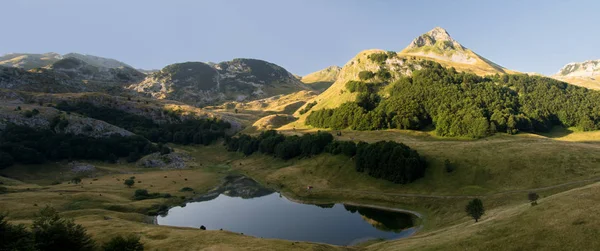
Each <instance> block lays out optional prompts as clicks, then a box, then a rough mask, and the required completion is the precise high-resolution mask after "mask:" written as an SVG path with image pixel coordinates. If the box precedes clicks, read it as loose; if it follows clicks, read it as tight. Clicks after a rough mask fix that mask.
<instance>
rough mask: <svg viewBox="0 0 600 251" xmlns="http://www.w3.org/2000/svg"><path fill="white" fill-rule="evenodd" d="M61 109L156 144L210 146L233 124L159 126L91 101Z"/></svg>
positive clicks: (191, 122)
mask: <svg viewBox="0 0 600 251" xmlns="http://www.w3.org/2000/svg"><path fill="white" fill-rule="evenodd" d="M56 108H57V109H59V110H63V111H67V112H76V113H79V114H82V115H85V116H87V117H90V118H94V119H98V120H103V121H105V122H107V123H110V124H113V125H115V126H118V127H122V128H124V129H126V130H129V131H131V132H133V133H135V134H137V135H141V136H144V137H145V138H147V139H148V140H150V141H152V142H160V143H167V142H172V143H176V144H183V145H187V144H204V145H208V144H210V143H212V142H214V141H215V140H217V139H219V138H222V137H224V136H225V130H226V129H229V128H231V124H229V123H228V122H225V121H222V120H218V119H216V118H215V119H189V120H185V121H179V122H176V123H165V124H158V123H155V122H154V121H153V120H152V119H149V118H146V117H144V116H141V115H137V114H132V113H128V112H124V111H121V110H117V109H114V108H109V107H100V106H95V105H93V104H91V103H87V102H79V103H76V104H73V105H72V104H69V103H67V102H61V103H59V104H58V105H57V106H56Z"/></svg>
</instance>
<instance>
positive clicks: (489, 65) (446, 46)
mask: <svg viewBox="0 0 600 251" xmlns="http://www.w3.org/2000/svg"><path fill="white" fill-rule="evenodd" d="M401 54H405V55H411V56H418V57H425V58H428V59H431V60H433V61H437V62H439V63H441V64H444V63H445V64H450V65H451V66H453V67H455V68H456V69H457V70H463V71H472V72H474V73H476V74H479V75H486V74H494V73H509V72H510V71H509V70H507V69H505V68H504V67H502V66H499V65H497V64H495V63H493V62H492V61H490V60H488V59H486V58H484V57H482V56H479V55H478V54H477V53H475V52H473V51H472V50H470V49H468V48H466V47H464V46H463V45H461V44H460V43H459V42H458V41H456V40H454V38H452V37H451V36H450V34H449V33H448V32H447V31H446V30H445V29H443V28H440V27H436V28H434V29H433V30H430V31H429V32H427V33H425V34H423V35H421V36H419V37H417V38H415V39H414V40H413V41H412V42H411V43H410V44H409V45H408V46H407V47H406V48H405V49H404V50H402V52H401Z"/></svg>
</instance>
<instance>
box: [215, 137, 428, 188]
mask: <svg viewBox="0 0 600 251" xmlns="http://www.w3.org/2000/svg"><path fill="white" fill-rule="evenodd" d="M225 144H226V147H227V150H228V151H238V152H242V153H244V154H245V155H250V154H252V153H255V152H260V153H263V154H267V155H272V156H275V157H278V158H281V159H284V160H287V159H291V158H295V157H310V156H314V155H318V154H321V153H323V152H327V153H330V154H334V155H337V154H344V155H346V156H349V157H353V158H354V160H355V167H356V171H358V172H366V173H367V174H369V175H370V176H373V177H376V178H381V179H386V180H389V181H392V182H394V183H401V184H405V183H410V182H412V181H414V180H416V179H418V178H421V177H423V176H424V175H425V168H426V163H425V161H424V160H423V159H422V158H421V157H420V156H419V154H418V153H417V152H416V151H415V150H412V149H410V148H409V147H408V146H406V145H404V144H402V143H396V142H392V141H385V142H384V141H381V142H377V143H373V144H367V143H365V142H360V143H358V144H356V143H354V142H352V141H334V140H333V136H332V135H331V134H329V133H326V132H317V133H315V134H304V135H302V136H296V135H294V136H285V135H282V134H279V133H277V132H276V131H274V130H271V131H265V132H262V133H261V134H260V135H258V136H256V137H252V136H249V135H245V134H242V135H240V136H238V137H234V138H228V139H226V142H225Z"/></svg>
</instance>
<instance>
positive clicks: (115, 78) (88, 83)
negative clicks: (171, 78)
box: [0, 58, 145, 95]
mask: <svg viewBox="0 0 600 251" xmlns="http://www.w3.org/2000/svg"><path fill="white" fill-rule="evenodd" d="M144 76H145V75H144V74H143V73H141V72H138V71H137V70H135V69H133V68H130V67H119V68H104V67H97V66H94V65H90V64H88V63H86V62H85V61H82V60H80V59H77V58H63V59H60V60H57V61H55V62H53V63H51V64H49V65H47V66H45V67H43V68H35V69H31V70H25V69H22V68H15V67H2V68H0V88H5V89H11V90H21V91H31V92H47V93H65V92H96V91H101V92H108V93H115V94H119V95H121V94H123V92H122V91H120V90H121V87H122V86H124V85H127V84H131V83H137V82H139V81H141V80H142V79H143V78H144Z"/></svg>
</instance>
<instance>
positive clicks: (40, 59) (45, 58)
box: [0, 52, 133, 70]
mask: <svg viewBox="0 0 600 251" xmlns="http://www.w3.org/2000/svg"><path fill="white" fill-rule="evenodd" d="M64 58H77V59H79V60H82V61H84V62H86V63H87V64H90V65H93V66H96V67H101V68H120V67H128V68H133V67H131V66H130V65H128V64H125V63H123V62H121V61H118V60H115V59H112V58H103V57H98V56H93V55H85V54H79V53H67V54H65V55H60V54H58V53H54V52H49V53H44V54H32V53H12V54H6V55H4V56H1V57H0V65H2V66H8V67H18V68H23V69H26V70H30V69H34V68H41V67H47V66H49V65H51V64H53V63H55V62H57V61H59V60H61V59H64Z"/></svg>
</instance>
